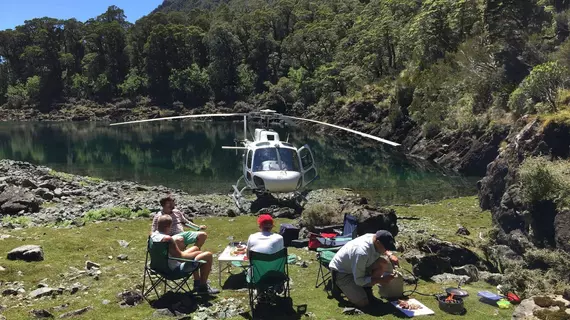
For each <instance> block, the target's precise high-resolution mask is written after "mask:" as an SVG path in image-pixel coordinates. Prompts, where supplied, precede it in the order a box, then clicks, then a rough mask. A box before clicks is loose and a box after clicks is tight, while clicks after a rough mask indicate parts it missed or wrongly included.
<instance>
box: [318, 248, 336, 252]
mask: <svg viewBox="0 0 570 320" xmlns="http://www.w3.org/2000/svg"><path fill="white" fill-rule="evenodd" d="M340 248H342V247H332V248H317V252H323V251H331V252H337V251H338V250H339V249H340Z"/></svg>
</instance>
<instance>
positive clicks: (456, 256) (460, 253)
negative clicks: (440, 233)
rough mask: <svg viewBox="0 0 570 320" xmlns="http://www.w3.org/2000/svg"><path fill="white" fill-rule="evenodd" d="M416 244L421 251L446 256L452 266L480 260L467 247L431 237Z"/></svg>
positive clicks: (475, 262)
mask: <svg viewBox="0 0 570 320" xmlns="http://www.w3.org/2000/svg"><path fill="white" fill-rule="evenodd" d="M417 246H418V249H419V250H420V251H422V252H425V253H429V254H436V255H438V256H440V257H445V258H448V259H449V262H450V263H451V265H452V266H454V267H460V266H464V265H466V264H474V265H475V264H478V263H479V262H480V261H481V259H479V257H478V256H477V255H476V254H475V253H474V252H473V251H471V250H469V249H468V248H466V247H463V246H460V245H458V244H454V243H451V242H448V241H443V240H440V239H437V238H433V237H432V238H429V239H427V240H422V241H419V242H418V243H417Z"/></svg>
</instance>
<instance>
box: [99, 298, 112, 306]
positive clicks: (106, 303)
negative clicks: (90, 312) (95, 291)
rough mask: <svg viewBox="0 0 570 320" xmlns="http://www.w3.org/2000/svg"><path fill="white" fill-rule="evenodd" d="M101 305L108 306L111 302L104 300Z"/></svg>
mask: <svg viewBox="0 0 570 320" xmlns="http://www.w3.org/2000/svg"><path fill="white" fill-rule="evenodd" d="M101 303H102V304H104V305H108V304H109V303H111V301H109V300H106V299H105V300H103V301H101Z"/></svg>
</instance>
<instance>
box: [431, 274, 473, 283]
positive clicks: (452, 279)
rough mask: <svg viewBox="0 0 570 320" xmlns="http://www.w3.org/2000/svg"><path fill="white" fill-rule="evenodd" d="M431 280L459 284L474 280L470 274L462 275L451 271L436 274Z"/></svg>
mask: <svg viewBox="0 0 570 320" xmlns="http://www.w3.org/2000/svg"><path fill="white" fill-rule="evenodd" d="M431 281H433V282H435V283H456V284H457V283H458V284H459V285H461V284H465V283H471V282H472V281H471V280H470V278H469V277H468V276H461V275H457V274H451V273H443V274H438V275H435V276H433V277H431Z"/></svg>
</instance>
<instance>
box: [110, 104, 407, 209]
mask: <svg viewBox="0 0 570 320" xmlns="http://www.w3.org/2000/svg"><path fill="white" fill-rule="evenodd" d="M239 116H243V131H244V138H243V140H239V141H238V140H236V146H223V147H222V148H223V149H229V150H236V152H237V150H243V151H244V154H243V159H244V160H243V167H242V169H243V175H242V176H241V177H240V178H239V179H238V181H237V182H236V184H235V185H233V186H232V187H233V193H232V194H231V197H232V199H233V200H234V202H235V204H236V206H237V207H238V208H239V209H240V210H243V204H244V196H243V193H244V191H245V190H251V191H253V192H255V193H256V194H258V195H260V194H271V193H295V194H296V195H300V191H301V190H303V189H304V188H306V187H307V186H308V185H309V184H310V183H311V182H313V181H315V180H316V179H317V178H318V171H317V167H316V165H315V160H314V157H313V153H312V151H311V149H310V148H309V146H308V145H304V146H303V147H301V148H298V149H297V148H296V147H295V146H294V145H293V144H291V143H289V142H288V140H289V139H287V141H285V142H284V141H281V139H280V137H279V134H278V133H277V132H275V131H274V130H272V129H270V128H269V125H270V122H271V121H272V120H299V121H307V122H312V123H316V124H320V125H325V126H329V127H332V128H336V129H340V130H344V131H348V132H350V133H354V134H357V135H360V136H363V137H366V138H370V139H373V140H376V141H379V142H382V143H386V144H388V145H391V146H399V145H400V144H398V143H396V142H392V141H389V140H386V139H382V138H379V137H376V136H373V135H370V134H367V133H364V132H360V131H356V130H352V129H348V128H344V127H341V126H337V125H334V124H330V123H326V122H322V121H317V120H311V119H305V118H298V117H292V116H286V115H283V114H279V113H276V111H274V110H268V109H266V110H260V111H258V112H250V113H218V114H199V115H186V116H175V117H164V118H155V119H146V120H137V121H128V122H121V123H113V124H111V126H117V125H126V124H136V123H143V122H152V121H164V120H175V119H191V118H194V119H196V118H210V117H239ZM248 117H250V118H254V119H261V120H262V121H263V123H264V124H265V125H264V126H265V128H256V129H255V131H254V134H253V141H250V140H248V139H247V133H248V126H247V122H248ZM238 142H240V143H241V144H242V145H243V146H237V143H238Z"/></svg>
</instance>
